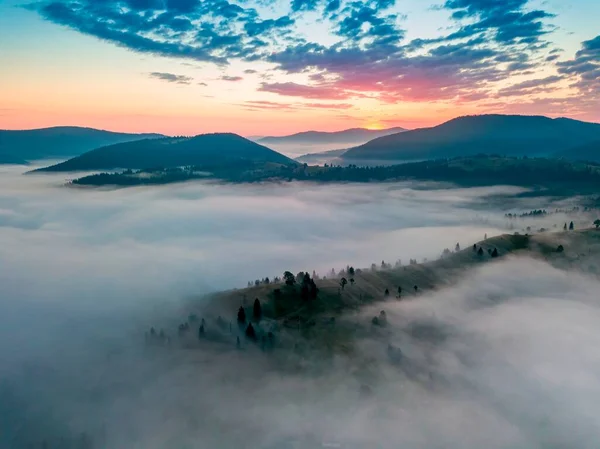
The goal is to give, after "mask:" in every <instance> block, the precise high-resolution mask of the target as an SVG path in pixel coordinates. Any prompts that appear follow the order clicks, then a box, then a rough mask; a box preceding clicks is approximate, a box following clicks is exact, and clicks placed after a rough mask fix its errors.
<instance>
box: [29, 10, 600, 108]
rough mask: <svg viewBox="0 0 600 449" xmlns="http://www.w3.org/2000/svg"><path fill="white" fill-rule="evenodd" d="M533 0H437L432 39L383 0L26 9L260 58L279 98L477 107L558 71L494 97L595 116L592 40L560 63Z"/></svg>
mask: <svg viewBox="0 0 600 449" xmlns="http://www.w3.org/2000/svg"><path fill="white" fill-rule="evenodd" d="M535 5H536V4H535V3H533V2H531V1H529V0H508V1H507V2H498V1H496V0H446V1H445V2H444V3H442V4H441V5H438V7H437V8H435V9H437V11H438V12H439V11H442V12H443V11H446V12H447V13H448V15H449V20H450V21H451V22H450V26H449V27H447V28H445V29H443V30H440V31H439V33H438V36H435V37H428V38H421V37H417V38H415V39H413V40H411V41H406V37H405V36H406V31H405V29H404V28H403V23H404V22H403V19H404V15H403V14H402V12H401V8H402V4H400V3H398V4H396V2H394V1H391V0H382V1H379V0H368V1H365V2H356V1H351V0H334V1H326V0H307V1H304V0H302V1H300V0H292V1H290V2H284V3H282V4H281V8H279V9H278V10H277V14H275V15H274V13H273V11H270V12H268V11H267V9H268V8H265V4H264V2H261V1H256V2H252V1H250V2H242V3H231V2H229V1H227V0H206V1H195V0H186V1H181V2H177V1H167V2H163V1H156V0H138V1H135V0H102V1H101V2H97V1H92V0H81V1H70V0H55V1H41V2H36V3H33V4H32V5H29V6H28V8H29V9H33V10H35V11H37V12H38V13H39V14H41V15H42V16H43V17H44V18H46V19H47V20H50V21H52V22H55V23H57V24H61V25H64V26H67V27H70V28H72V29H75V30H78V31H79V32H81V33H84V34H88V35H92V36H95V37H97V38H99V39H102V40H106V41H109V42H112V43H114V44H116V45H120V46H123V47H125V48H128V49H131V50H133V51H137V52H141V53H151V54H156V55H160V56H167V57H177V58H184V59H189V60H196V61H201V62H209V63H213V64H216V65H219V66H226V65H228V64H230V63H231V62H233V61H242V62H243V63H251V64H254V63H263V64H264V65H265V67H267V68H266V69H265V70H266V71H265V72H263V73H262V76H266V74H267V73H268V74H269V75H271V76H272V78H270V79H268V80H267V81H268V82H265V83H262V84H259V85H258V87H257V89H258V90H259V91H268V92H274V93H277V94H278V95H281V96H289V97H296V98H305V99H308V100H313V99H316V98H322V99H325V100H327V99H336V100H346V101H348V100H351V99H354V98H357V97H366V98H371V99H373V100H375V101H377V102H379V103H380V104H386V103H387V104H394V103H397V102H427V103H438V104H442V105H448V104H461V105H471V106H473V107H478V108H479V109H480V110H482V111H483V110H486V101H487V102H490V103H491V102H494V101H496V100H497V99H498V91H500V90H503V89H506V88H505V86H504V81H505V80H506V79H509V78H510V77H512V76H515V75H523V76H528V77H538V78H543V77H548V76H564V77H569V78H570V79H571V83H572V84H571V85H572V87H573V88H574V89H575V90H576V93H575V94H573V92H572V91H571V92H567V91H566V84H560V85H559V84H558V83H557V84H554V85H551V84H549V85H547V86H543V87H542V86H538V87H537V88H535V89H527V90H526V91H525V92H526V96H527V98H526V99H525V98H523V99H521V98H519V94H518V92H519V90H513V91H509V90H503V91H502V93H501V94H500V96H501V97H502V98H506V99H507V100H506V101H507V104H506V107H507V108H510V107H513V103H515V102H518V101H523V102H525V103H528V102H529V101H530V100H531V98H532V97H535V98H537V99H540V100H543V99H544V97H546V96H547V95H552V94H553V93H556V97H561V96H570V97H571V98H572V101H573V102H574V103H577V104H578V107H579V110H580V111H581V112H582V113H584V114H588V115H591V116H594V114H595V116H597V110H595V108H594V105H593V104H592V103H591V102H590V101H588V100H587V99H586V98H585V97H586V96H587V97H589V96H594V98H597V92H598V90H599V89H598V83H597V79H599V78H600V77H599V76H598V75H599V69H598V64H597V63H596V62H595V61H597V57H596V55H597V46H598V44H597V40H598V38H594V39H591V40H588V41H585V42H583V43H582V49H581V50H580V51H579V52H578V53H577V55H575V57H574V58H573V59H571V60H562V59H561V58H560V56H559V54H558V53H559V49H558V48H555V46H554V45H553V44H552V42H551V41H550V39H551V38H552V32H553V31H554V29H555V28H554V27H553V25H552V19H553V17H554V14H553V13H552V12H550V11H546V10H542V9H540V8H539V6H535ZM313 21H317V22H319V23H323V25H324V26H326V27H327V28H328V29H329V30H330V31H329V33H330V34H329V36H328V39H317V38H316V37H313V36H310V35H308V36H307V35H306V33H305V31H304V27H305V25H306V23H309V24H310V23H312V22H313ZM245 73H247V74H253V73H256V69H247V71H246V72H245ZM301 77H303V78H304V79H306V80H307V81H300V80H301V79H303V78H301ZM561 89H562V91H561ZM559 92H560V93H559ZM319 95H323V96H321V97H320V96H319ZM508 102H510V104H509V103H508ZM538 112H540V111H538Z"/></svg>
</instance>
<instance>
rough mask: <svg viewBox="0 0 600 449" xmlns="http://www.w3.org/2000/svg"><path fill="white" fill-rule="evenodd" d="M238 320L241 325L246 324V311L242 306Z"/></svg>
mask: <svg viewBox="0 0 600 449" xmlns="http://www.w3.org/2000/svg"><path fill="white" fill-rule="evenodd" d="M237 320H238V323H240V324H244V323H245V322H246V311H245V310H244V308H243V307H242V306H240V308H239V309H238V315H237Z"/></svg>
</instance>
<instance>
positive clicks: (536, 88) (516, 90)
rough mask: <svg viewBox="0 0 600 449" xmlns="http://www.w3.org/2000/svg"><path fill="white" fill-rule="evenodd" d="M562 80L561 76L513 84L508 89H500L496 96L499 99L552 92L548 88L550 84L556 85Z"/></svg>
mask: <svg viewBox="0 0 600 449" xmlns="http://www.w3.org/2000/svg"><path fill="white" fill-rule="evenodd" d="M562 79H563V78H562V77H561V76H557V75H553V76H548V77H546V78H539V79H533V80H528V81H523V82H521V83H517V84H513V85H512V86H510V87H506V88H504V89H501V90H500V91H499V92H498V95H499V96H501V97H508V96H521V95H527V94H530V93H532V92H542V91H550V92H551V91H552V88H551V87H549V86H551V85H552V84H556V83H558V82H559V81H561V80H562Z"/></svg>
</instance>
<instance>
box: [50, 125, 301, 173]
mask: <svg viewBox="0 0 600 449" xmlns="http://www.w3.org/2000/svg"><path fill="white" fill-rule="evenodd" d="M245 162H273V163H278V164H284V165H295V164H296V162H294V161H292V160H291V159H289V158H287V157H286V156H283V155H282V154H279V153H277V152H275V151H273V150H271V149H269V148H267V147H264V146H262V145H259V144H257V143H255V142H252V141H250V140H248V139H245V138H243V137H241V136H238V135H237V134H229V133H226V134H201V135H199V136H196V137H191V138H178V137H169V138H163V139H147V140H141V141H136V142H129V143H123V144H117V145H111V146H106V147H102V148H98V149H95V150H92V151H89V152H87V153H84V154H82V155H81V156H78V157H76V158H73V159H70V160H68V161H65V162H63V163H60V164H57V165H53V166H51V167H47V168H43V169H41V170H40V171H81V170H111V169H116V168H121V169H143V168H154V167H162V168H169V167H181V166H198V167H204V168H207V169H209V168H211V167H222V166H224V165H232V164H238V163H241V164H244V163H245Z"/></svg>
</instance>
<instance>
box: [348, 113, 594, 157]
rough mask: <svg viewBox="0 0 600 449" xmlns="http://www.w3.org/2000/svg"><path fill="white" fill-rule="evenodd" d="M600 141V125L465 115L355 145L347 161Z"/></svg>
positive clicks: (539, 149) (528, 150) (528, 151)
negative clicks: (429, 126) (430, 126)
mask: <svg viewBox="0 0 600 449" xmlns="http://www.w3.org/2000/svg"><path fill="white" fill-rule="evenodd" d="M597 140H600V124H597V123H588V122H581V121H577V120H571V119H566V118H558V119H551V118H548V117H541V116H520V115H479V116H468V117H459V118H456V119H453V120H450V121H448V122H446V123H443V124H441V125H439V126H435V127H432V128H422V129H416V130H413V131H407V132H404V133H399V134H393V135H390V136H385V137H380V138H378V139H374V140H372V141H370V142H367V143H366V144H364V145H361V146H358V147H355V148H351V149H349V150H348V151H347V152H345V153H344V154H343V155H342V156H341V157H342V158H343V159H346V160H360V159H376V160H415V159H433V158H448V157H457V156H469V155H474V154H479V153H486V154H501V155H506V156H544V155H546V156H547V155H552V154H554V153H556V152H558V151H564V150H568V149H569V148H574V147H577V146H581V145H585V144H587V143H590V142H593V141H597Z"/></svg>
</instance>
